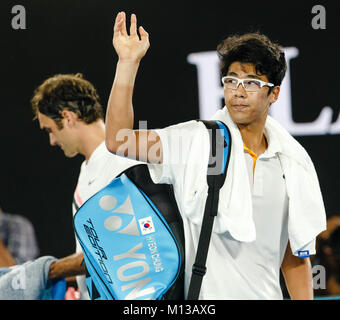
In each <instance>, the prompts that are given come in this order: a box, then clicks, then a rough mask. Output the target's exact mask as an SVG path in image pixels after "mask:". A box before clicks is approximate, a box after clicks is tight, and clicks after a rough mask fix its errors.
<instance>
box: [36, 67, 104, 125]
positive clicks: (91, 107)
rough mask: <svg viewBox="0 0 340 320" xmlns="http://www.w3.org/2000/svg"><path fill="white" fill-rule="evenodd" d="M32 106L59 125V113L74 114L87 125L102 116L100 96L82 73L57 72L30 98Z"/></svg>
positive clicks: (60, 117)
mask: <svg viewBox="0 0 340 320" xmlns="http://www.w3.org/2000/svg"><path fill="white" fill-rule="evenodd" d="M31 104H32V109H33V112H34V114H35V117H34V119H36V118H37V114H38V112H40V113H42V114H44V115H46V116H48V117H50V118H52V119H53V120H54V121H55V122H56V124H57V125H58V127H59V128H62V122H61V119H62V116H61V112H62V110H64V109H67V110H70V111H73V112H74V113H76V114H77V115H78V117H79V119H81V120H82V121H84V122H85V123H87V124H90V123H92V122H95V121H97V120H98V119H104V115H103V109H102V106H101V104H100V99H99V96H98V94H97V91H96V89H95V88H94V86H93V85H92V84H91V83H90V82H89V81H87V80H85V79H84V78H83V75H82V74H81V73H77V74H57V75H55V76H53V77H51V78H48V79H47V80H45V81H44V82H43V83H42V84H41V85H40V86H39V87H38V88H37V89H36V90H35V91H34V95H33V98H32V99H31Z"/></svg>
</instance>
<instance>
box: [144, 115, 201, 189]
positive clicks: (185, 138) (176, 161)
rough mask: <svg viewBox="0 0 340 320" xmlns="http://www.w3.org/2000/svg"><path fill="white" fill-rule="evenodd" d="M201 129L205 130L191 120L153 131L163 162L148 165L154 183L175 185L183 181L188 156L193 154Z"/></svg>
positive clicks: (198, 123)
mask: <svg viewBox="0 0 340 320" xmlns="http://www.w3.org/2000/svg"><path fill="white" fill-rule="evenodd" d="M202 126H203V127H202ZM202 129H203V130H206V129H205V126H204V125H203V124H202V123H200V122H198V121H196V120H192V121H187V122H183V123H180V124H177V125H174V126H170V127H167V128H164V129H157V130H155V132H157V134H158V135H159V137H160V141H161V145H162V151H163V161H162V164H158V165H157V164H149V169H150V175H151V178H152V180H153V182H154V183H167V184H175V183H176V182H179V181H180V180H182V179H183V176H184V174H185V170H186V167H187V165H188V158H189V154H190V153H192V152H195V150H193V148H192V146H193V141H194V140H195V139H196V140H197V137H198V130H202Z"/></svg>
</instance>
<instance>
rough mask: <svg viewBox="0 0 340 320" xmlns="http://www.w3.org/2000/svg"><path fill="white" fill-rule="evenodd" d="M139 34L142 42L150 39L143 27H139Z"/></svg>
mask: <svg viewBox="0 0 340 320" xmlns="http://www.w3.org/2000/svg"><path fill="white" fill-rule="evenodd" d="M139 34H140V37H141V39H142V40H144V39H148V38H149V34H148V33H147V32H146V31H145V29H144V28H143V27H142V26H140V27H139Z"/></svg>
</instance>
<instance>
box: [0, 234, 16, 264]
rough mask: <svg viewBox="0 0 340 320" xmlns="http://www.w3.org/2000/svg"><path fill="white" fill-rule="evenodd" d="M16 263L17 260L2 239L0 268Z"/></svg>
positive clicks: (0, 244) (0, 242)
mask: <svg viewBox="0 0 340 320" xmlns="http://www.w3.org/2000/svg"><path fill="white" fill-rule="evenodd" d="M14 265H15V260H14V258H13V256H12V255H11V254H10V252H9V251H8V250H7V248H6V247H5V245H4V244H3V242H2V241H1V240H0V268H5V267H11V266H14Z"/></svg>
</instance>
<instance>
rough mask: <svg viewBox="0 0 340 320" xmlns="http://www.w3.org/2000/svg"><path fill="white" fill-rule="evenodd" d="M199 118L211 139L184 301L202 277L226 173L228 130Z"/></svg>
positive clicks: (194, 294) (194, 295)
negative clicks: (205, 189) (203, 198)
mask: <svg viewBox="0 0 340 320" xmlns="http://www.w3.org/2000/svg"><path fill="white" fill-rule="evenodd" d="M200 121H202V122H203V123H204V125H205V126H206V127H207V129H208V132H209V136H210V142H211V143H210V154H209V163H208V174H207V182H208V187H209V189H208V197H207V201H206V204H205V210H204V216H203V221H202V227H201V232H200V237H199V241H198V247H197V252H196V259H195V263H194V264H193V267H192V275H191V280H190V285H189V292H188V297H187V299H188V300H198V297H199V293H200V290H201V286H202V281H203V277H204V275H205V273H206V270H207V268H206V260H207V255H208V250H209V244H210V238H211V233H212V228H213V223H214V218H215V217H216V215H217V209H218V202H219V191H220V188H221V187H222V186H223V184H224V181H225V177H226V174H227V168H228V164H229V158H230V148H231V136H230V131H229V129H228V127H227V126H226V125H225V124H224V123H223V122H220V121H218V122H217V121H203V120H200ZM218 129H222V130H218Z"/></svg>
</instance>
